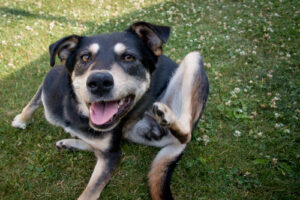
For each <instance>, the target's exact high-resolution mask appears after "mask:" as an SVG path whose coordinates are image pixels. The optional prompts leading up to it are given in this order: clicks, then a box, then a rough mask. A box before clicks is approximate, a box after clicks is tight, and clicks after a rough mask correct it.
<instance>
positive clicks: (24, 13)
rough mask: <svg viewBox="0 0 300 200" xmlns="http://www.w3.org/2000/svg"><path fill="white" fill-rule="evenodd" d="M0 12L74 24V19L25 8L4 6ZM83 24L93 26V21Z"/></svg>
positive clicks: (0, 8)
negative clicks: (39, 12)
mask: <svg viewBox="0 0 300 200" xmlns="http://www.w3.org/2000/svg"><path fill="white" fill-rule="evenodd" d="M0 13H6V14H10V15H16V16H18V15H19V16H23V17H26V18H34V19H43V20H48V21H57V22H60V23H65V22H68V23H71V24H76V20H71V19H68V18H66V17H63V16H54V15H48V14H37V13H32V12H29V11H27V10H22V9H16V8H6V7H0ZM84 23H85V24H87V25H88V26H94V25H95V23H94V22H92V21H85V22H84Z"/></svg>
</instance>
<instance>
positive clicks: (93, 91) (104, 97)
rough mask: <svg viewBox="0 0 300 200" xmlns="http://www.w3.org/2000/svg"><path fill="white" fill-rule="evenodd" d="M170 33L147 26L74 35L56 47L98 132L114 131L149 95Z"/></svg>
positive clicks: (53, 47) (53, 48)
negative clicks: (143, 97)
mask: <svg viewBox="0 0 300 200" xmlns="http://www.w3.org/2000/svg"><path fill="white" fill-rule="evenodd" d="M169 34H170V28H169V27H166V26H157V25H152V24H149V23H146V22H138V23H135V24H132V25H131V26H130V27H129V29H127V30H125V31H123V32H116V33H111V34H102V35H97V36H91V37H86V36H78V35H71V36H67V37H64V38H62V39H60V40H59V41H57V42H55V43H54V44H52V45H50V47H49V49H50V65H51V66H54V64H55V58H56V55H58V57H59V58H60V60H61V62H62V63H63V65H65V67H66V68H67V69H68V71H69V74H70V77H71V80H72V85H73V89H74V92H75V94H76V97H77V100H78V109H79V110H80V112H81V113H82V114H83V115H85V116H87V117H89V121H90V126H91V127H92V128H93V129H95V130H98V131H108V130H111V129H113V128H114V127H115V126H116V125H117V124H118V123H119V122H120V120H121V119H122V117H124V116H125V115H126V114H127V113H128V112H129V111H130V110H131V109H132V108H133V107H134V105H135V104H136V102H137V101H138V100H139V99H140V98H141V97H142V96H143V95H144V94H145V92H146V91H147V90H148V88H149V86H150V75H151V73H152V71H153V70H154V69H155V65H156V62H157V59H158V57H159V56H160V55H161V54H162V44H163V43H165V42H167V40H168V37H169Z"/></svg>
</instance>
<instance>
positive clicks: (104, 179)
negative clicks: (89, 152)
mask: <svg viewBox="0 0 300 200" xmlns="http://www.w3.org/2000/svg"><path fill="white" fill-rule="evenodd" d="M95 155H96V157H97V163H96V166H95V169H94V171H93V174H92V176H91V178H90V181H89V183H88V185H87V187H86V188H85V190H84V191H83V192H82V194H81V195H80V197H79V198H78V200H95V199H98V198H99V196H100V193H101V192H102V190H103V188H104V187H105V185H106V184H107V183H108V181H109V180H110V178H111V176H112V174H113V172H114V170H115V169H116V167H117V166H118V164H119V161H120V158H121V150H119V151H115V152H100V151H95Z"/></svg>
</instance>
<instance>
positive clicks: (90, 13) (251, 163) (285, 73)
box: [0, 0, 300, 200]
mask: <svg viewBox="0 0 300 200" xmlns="http://www.w3.org/2000/svg"><path fill="white" fill-rule="evenodd" d="M113 2H114V3H111V1H101V2H98V1H96V0H93V1H69V0H64V1H58V0H53V1H49V0H43V1H35V0H26V1H21V0H20V1H19V0H18V1H4V0H1V1H0V19H1V20H0V151H1V154H0V160H1V162H0V199H3V200H4V199H9V200H11V199H76V197H78V196H79V194H80V193H81V191H82V190H83V189H84V187H85V186H86V184H87V182H88V179H89V177H90V175H91V173H92V170H93V167H94V164H95V158H94V156H93V155H92V154H91V153H87V152H66V151H63V152H62V151H58V150H57V149H56V148H55V146H54V142H55V141H57V140H59V139H63V138H67V137H69V136H68V134H66V133H64V131H63V130H62V129H61V128H56V127H53V126H51V125H49V124H48V123H47V122H46V120H45V119H44V117H43V111H42V109H40V110H39V111H38V112H37V113H36V114H35V119H34V123H33V124H31V125H30V126H28V128H27V129H26V130H22V131H21V130H17V129H14V128H12V127H11V126H10V123H11V121H12V119H13V117H14V116H15V115H16V114H17V113H19V112H20V111H21V109H22V108H23V107H24V106H25V105H26V103H27V102H28V101H29V100H30V98H31V97H32V96H33V94H34V93H35V90H36V89H37V87H38V85H39V83H40V82H41V81H42V80H43V77H44V75H45V74H46V73H47V71H49V69H50V66H49V54H48V46H49V44H51V43H53V42H54V41H56V40H58V39H60V38H61V37H63V36H65V35H69V34H73V33H75V34H82V35H84V34H87V35H92V34H98V33H106V32H113V31H121V30H123V29H125V28H127V27H128V26H129V25H130V24H131V23H132V22H135V21H137V20H144V21H148V22H152V23H157V24H164V25H169V26H171V27H172V34H171V38H170V40H169V42H168V43H167V45H166V46H165V48H164V50H165V51H164V52H165V54H166V55H168V56H169V57H171V58H172V59H173V60H175V61H177V62H180V60H181V59H182V58H183V57H184V55H185V54H187V53H188V52H190V51H192V50H199V51H201V53H202V55H203V58H204V60H205V67H206V70H207V73H208V77H209V79H210V87H211V93H210V96H209V100H208V104H207V107H206V110H205V114H204V116H203V119H202V120H201V121H200V123H199V125H198V127H197V128H196V130H195V131H194V133H193V139H192V141H191V143H190V144H189V146H188V148H187V149H186V151H185V155H184V156H183V158H182V160H181V161H180V163H179V164H178V166H177V168H176V170H175V173H174V176H173V182H172V189H173V193H174V196H175V197H176V199H193V200H194V199H199V200H200V199H203V200H204V199H289V200H290V199H299V197H300V192H299V186H300V181H299V171H300V170H299V169H300V167H299V164H300V163H299V156H300V151H299V143H300V136H299V133H300V122H299V113H300V106H299V103H300V89H299V86H300V73H299V72H300V70H299V63H300V59H299V55H300V51H299V49H300V48H299V47H300V39H299V35H300V31H299V30H300V26H299V24H300V16H299V14H300V13H299V10H300V4H299V2H298V1H296V0H272V1H271V0H269V1H255V0H253V1H248V0H244V1H242V0H240V1H237V0H231V1H230V0H208V1H198V0H190V1H184V0H176V1H175V0H174V1H164V0H156V1H135V0H131V1H122V0H116V1H113ZM122 149H123V157H122V161H121V164H120V167H119V168H118V170H117V172H116V173H115V175H114V177H113V178H112V180H111V181H110V183H109V184H108V186H107V187H106V188H105V189H104V191H103V193H102V195H101V199H116V200H117V199H140V200H142V199H148V191H147V179H146V174H147V171H148V169H149V165H150V163H151V160H152V159H153V158H154V156H155V154H156V153H157V151H158V150H157V149H155V148H151V147H145V146H140V145H136V144H132V143H129V142H126V141H124V142H123V143H122Z"/></svg>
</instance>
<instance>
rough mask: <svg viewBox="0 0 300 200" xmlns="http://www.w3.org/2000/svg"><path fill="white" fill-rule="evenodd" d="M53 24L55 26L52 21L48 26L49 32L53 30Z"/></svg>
mask: <svg viewBox="0 0 300 200" xmlns="http://www.w3.org/2000/svg"><path fill="white" fill-rule="evenodd" d="M54 24H55V22H54V21H52V22H51V23H50V24H49V29H50V31H52V29H53V27H54Z"/></svg>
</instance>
